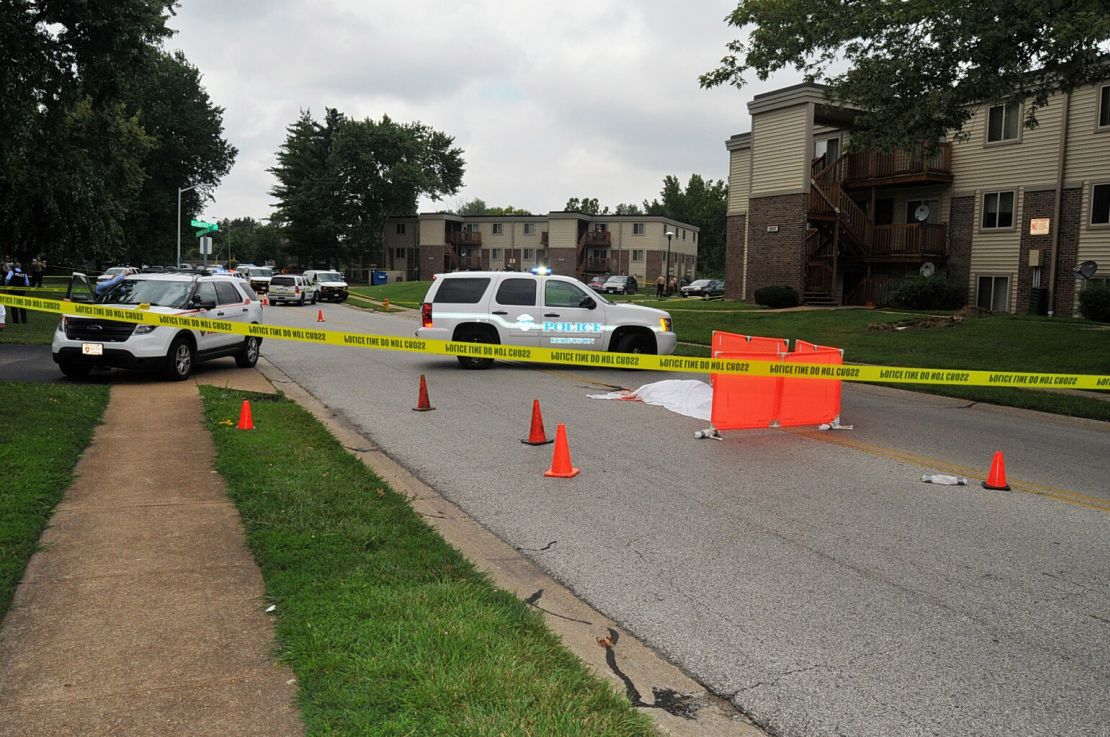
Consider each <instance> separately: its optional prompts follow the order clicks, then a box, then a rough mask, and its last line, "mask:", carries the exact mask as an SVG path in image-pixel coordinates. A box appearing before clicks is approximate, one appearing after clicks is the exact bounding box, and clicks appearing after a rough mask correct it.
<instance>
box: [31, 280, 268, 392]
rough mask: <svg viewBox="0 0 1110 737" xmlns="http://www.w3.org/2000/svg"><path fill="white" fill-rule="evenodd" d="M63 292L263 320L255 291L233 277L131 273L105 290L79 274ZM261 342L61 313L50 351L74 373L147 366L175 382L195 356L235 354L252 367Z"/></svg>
mask: <svg viewBox="0 0 1110 737" xmlns="http://www.w3.org/2000/svg"><path fill="white" fill-rule="evenodd" d="M98 292H103V293H98ZM66 298H67V299H68V300H69V301H72V302H86V303H87V302H96V303H97V304H102V305H105V306H109V307H123V308H134V307H135V306H136V305H140V304H146V305H149V306H150V307H149V309H150V311H151V312H159V313H162V314H166V315H189V316H192V317H201V318H207V319H210V320H220V321H224V322H229V323H259V324H260V323H261V322H262V304H261V303H260V302H259V301H258V296H257V295H256V294H255V293H254V292H253V291H251V289H250V287H249V286H248V285H247V284H245V283H244V282H243V280H242V279H236V278H234V277H231V276H217V275H207V274H136V275H132V276H127V277H125V278H124V279H123V280H122V281H120V282H119V283H118V284H115V285H113V286H111V287H108V288H107V289H105V285H104V284H98V285H96V287H95V288H94V287H93V285H92V284H90V283H89V280H88V278H87V277H86V276H85V275H84V274H74V275H73V278H72V279H71V281H70V285H69V291H68V292H67V294H66ZM261 344H262V339H261V338H258V337H254V336H242V335H234V334H230V333H215V332H210V331H200V330H194V329H191V328H174V327H168V326H165V325H138V324H135V323H129V322H120V321H116V320H105V319H102V318H89V317H79V316H76V315H63V316H62V318H61V320H59V321H58V327H57V329H56V330H55V331H54V341H53V344H52V347H51V353H52V355H53V358H54V362H55V363H57V364H58V368H59V369H61V371H62V373H63V374H65V375H66V376H69V377H72V378H78V377H82V376H87V375H88V373H89V371H91V370H92V369H93V367H96V366H100V367H114V368H126V369H139V370H153V371H157V372H159V373H161V374H163V375H164V376H165V377H166V378H169V379H173V380H177V381H181V380H184V379H187V378H189V376H190V374H192V372H193V367H194V366H195V365H196V363H197V362H199V361H207V360H209V359H212V358H219V357H220V356H234V357H235V363H236V364H238V365H239V366H240V367H241V368H250V367H251V366H254V364H255V363H256V362H257V361H258V350H259V346H261Z"/></svg>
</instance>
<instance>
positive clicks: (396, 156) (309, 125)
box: [270, 109, 464, 265]
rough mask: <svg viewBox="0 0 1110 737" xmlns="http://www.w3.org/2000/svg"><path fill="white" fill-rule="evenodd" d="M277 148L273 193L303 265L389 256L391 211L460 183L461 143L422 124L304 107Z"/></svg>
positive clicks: (407, 210)
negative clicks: (316, 114) (385, 246)
mask: <svg viewBox="0 0 1110 737" xmlns="http://www.w3.org/2000/svg"><path fill="white" fill-rule="evenodd" d="M287 131H288V135H287V137H286V140H285V143H284V144H282V146H281V148H280V149H279V150H278V155H277V158H278V164H277V166H275V167H274V168H273V169H271V170H270V171H271V172H272V173H273V174H274V176H275V177H276V178H277V180H278V181H277V184H276V185H275V186H274V189H273V190H272V194H273V195H274V197H275V198H277V200H278V210H277V214H278V216H279V217H280V218H281V219H282V220H284V221H286V222H287V223H288V225H287V227H286V230H285V233H286V235H287V236H288V239H289V248H290V250H291V252H292V253H293V254H295V255H296V257H297V258H298V259H299V260H300V262H301V264H302V265H316V264H323V263H328V264H332V265H338V264H341V263H351V262H353V261H354V260H356V259H358V258H361V257H364V256H369V257H370V258H371V260H372V261H376V262H377V263H384V258H383V256H384V254H383V252H382V242H383V229H384V227H385V220H386V218H388V217H390V216H393V215H411V214H415V212H416V204H417V200H418V199H419V198H420V197H422V196H426V197H430V198H431V199H433V200H438V199H440V198H442V197H444V196H446V195H450V194H454V193H456V192H458V190H459V187H460V186H461V185H462V176H463V170H464V162H463V158H462V150H461V149H459V148H457V147H455V146H454V145H453V144H454V138H452V137H451V136H449V135H447V134H446V133H442V132H440V131H436V130H434V129H432V128H430V127H429V126H426V125H424V124H422V123H397V122H394V121H393V120H391V119H390V118H389V117H388V116H383V117H382V119H381V120H380V121H376V120H371V119H366V120H349V119H347V118H345V117H344V116H343V115H342V114H341V113H339V112H338V111H336V110H334V109H329V110H328V111H327V113H326V115H325V120H324V123H322V124H321V123H317V122H315V121H314V120H313V119H312V116H311V114H310V113H308V112H307V111H305V112H302V114H301V117H300V118H299V119H298V120H297V121H296V122H295V123H293V124H292V125H290V126H289V128H288V129H287Z"/></svg>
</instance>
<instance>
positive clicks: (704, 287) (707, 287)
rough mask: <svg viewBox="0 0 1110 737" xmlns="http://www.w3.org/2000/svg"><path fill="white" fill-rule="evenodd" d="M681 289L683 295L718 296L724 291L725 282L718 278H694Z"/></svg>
mask: <svg viewBox="0 0 1110 737" xmlns="http://www.w3.org/2000/svg"><path fill="white" fill-rule="evenodd" d="M681 291H682V296H683V297H719V296H721V295H723V294H724V293H725V283H724V282H723V281H721V280H720V279H695V280H694V281H692V282H690V283H689V284H687V285H686V286H684V287H682V290H681Z"/></svg>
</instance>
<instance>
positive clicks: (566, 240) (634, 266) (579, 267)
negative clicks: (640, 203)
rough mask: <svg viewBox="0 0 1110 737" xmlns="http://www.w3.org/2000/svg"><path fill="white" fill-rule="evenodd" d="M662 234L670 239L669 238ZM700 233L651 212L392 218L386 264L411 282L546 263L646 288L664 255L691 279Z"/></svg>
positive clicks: (565, 270) (672, 268)
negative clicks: (627, 278) (631, 280)
mask: <svg viewBox="0 0 1110 737" xmlns="http://www.w3.org/2000/svg"><path fill="white" fill-rule="evenodd" d="M667 233H671V234H672V235H671V237H670V238H669V239H668V238H667ZM698 233H699V229H698V228H697V227H695V226H693V225H689V224H687V223H680V222H678V221H677V220H671V219H670V218H664V217H658V216H649V215H585V214H583V213H580V212H550V213H548V214H546V215H527V216H524V215H510V216H462V215H452V214H449V213H421V214H420V215H418V216H412V217H397V218H390V219H389V221H388V222H387V223H386V229H385V246H386V250H387V253H388V254H389V258H390V259H392V260H391V261H390V264H389V267H390V268H391V269H394V270H403V271H404V272H405V278H406V279H410V280H412V279H424V280H427V279H431V278H432V275H433V274H437V273H443V272H447V271H466V270H493V271H501V270H505V269H509V270H513V271H528V270H529V269H531V268H532V267H534V266H546V267H548V268H550V269H551V270H552V272H553V273H556V274H563V275H566V276H575V277H577V278H579V279H582V280H583V281H586V280H588V279H590V278H591V277H593V276H599V275H609V274H628V275H631V276H634V277H636V279H637V280H638V281H639V282H640V284H641V285H644V284H647V283H654V282H655V280H656V278H657V277H658V276H659V275H660V274H665V273H666V271H667V268H666V264H667V258H668V254H669V256H670V273H671V274H672V275H673V276H675V277H676V278H682V277H685V278H686V279H688V280H691V279H693V278H694V277H695V274H696V266H697V260H698Z"/></svg>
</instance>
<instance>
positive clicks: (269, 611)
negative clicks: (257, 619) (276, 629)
mask: <svg viewBox="0 0 1110 737" xmlns="http://www.w3.org/2000/svg"><path fill="white" fill-rule="evenodd" d="M276 610H277V604H271V605H270V606H268V607H266V613H267V614H270V613H271V612H274V611H276Z"/></svg>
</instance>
